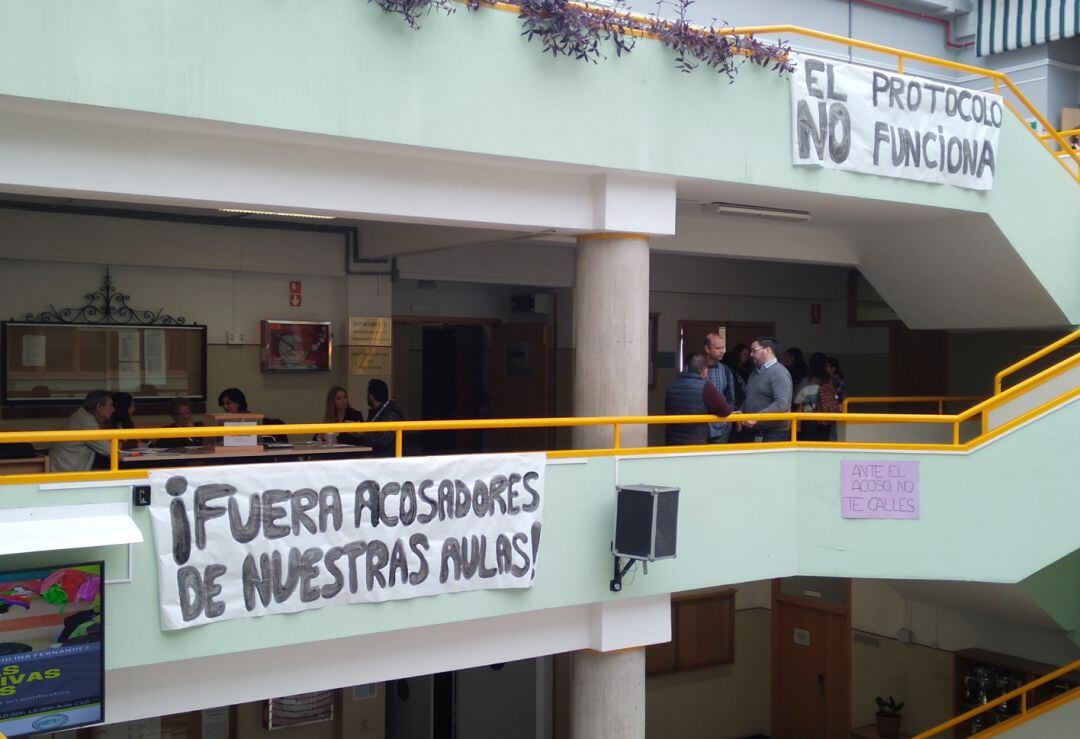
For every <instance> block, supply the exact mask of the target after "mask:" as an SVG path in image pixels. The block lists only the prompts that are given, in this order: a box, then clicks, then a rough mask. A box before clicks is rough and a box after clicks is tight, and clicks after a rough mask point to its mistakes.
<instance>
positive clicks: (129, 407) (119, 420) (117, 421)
mask: <svg viewBox="0 0 1080 739" xmlns="http://www.w3.org/2000/svg"><path fill="white" fill-rule="evenodd" d="M112 398H113V414H112V418H110V419H109V428H114V429H133V428H135V421H133V420H132V418H131V417H132V416H133V415H135V398H134V397H133V396H132V395H131V393H122V392H121V393H113V396H112ZM137 446H139V441H138V440H137V439H122V440H121V441H120V448H121V449H134V448H135V447H137Z"/></svg>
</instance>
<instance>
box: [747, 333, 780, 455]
mask: <svg viewBox="0 0 1080 739" xmlns="http://www.w3.org/2000/svg"><path fill="white" fill-rule="evenodd" d="M750 358H751V359H753V360H754V366H755V367H757V369H756V370H754V371H753V372H751V373H750V380H749V381H748V382H747V383H746V400H744V401H743V407H742V412H743V413H787V412H789V411H790V410H791V375H790V374H789V373H788V371H787V368H786V367H785V366H784V365H782V364H780V362H778V361H776V339H774V338H772V337H771V336H763V337H761V338H760V339H755V340H754V342H753V343H752V344H751V345H750ZM741 426H742V427H743V428H750V429H753V431H754V441H787V440H789V439H790V438H791V423H790V422H789V421H761V422H758V421H743V422H742V424H741Z"/></svg>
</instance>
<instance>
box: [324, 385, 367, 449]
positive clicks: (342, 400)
mask: <svg viewBox="0 0 1080 739" xmlns="http://www.w3.org/2000/svg"><path fill="white" fill-rule="evenodd" d="M363 420H364V414H363V413H361V412H360V411H358V410H356V409H355V408H353V407H352V404H351V403H350V402H349V391H348V390H346V389H345V388H343V387H341V386H340V385H334V386H333V387H332V388H330V390H329V392H327V393H326V410H325V412H324V413H323V423H362V422H363ZM320 436H321V435H320ZM338 441H340V442H342V443H343V444H354V445H357V446H362V445H363V439H362V438H360V436H359V435H358V434H348V433H346V434H341V435H339V436H338Z"/></svg>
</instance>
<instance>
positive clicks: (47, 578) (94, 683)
mask: <svg viewBox="0 0 1080 739" xmlns="http://www.w3.org/2000/svg"><path fill="white" fill-rule="evenodd" d="M104 570H105V564H104V562H90V563H84V564H76V565H67V566H64V567H42V568H40V569H30V570H19V571H11V572H3V573H0V632H2V633H3V638H2V643H0V733H3V734H4V735H6V736H9V737H15V736H23V735H27V734H39V733H48V732H54V731H62V730H67V729H73V728H76V727H78V726H85V725H87V724H95V723H99V722H101V721H103V720H104V718H105V708H104V706H105V691H104V676H105V660H104V647H103V635H104V626H103V623H102V620H103V617H104V612H105V611H104V607H103V603H102V598H103V587H102V583H103V582H104Z"/></svg>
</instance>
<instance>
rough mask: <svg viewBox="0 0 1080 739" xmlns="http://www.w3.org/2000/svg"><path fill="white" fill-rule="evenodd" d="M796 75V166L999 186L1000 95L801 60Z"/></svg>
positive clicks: (793, 104) (793, 108) (793, 139)
mask: <svg viewBox="0 0 1080 739" xmlns="http://www.w3.org/2000/svg"><path fill="white" fill-rule="evenodd" d="M796 62H797V68H796V70H795V72H794V73H792V75H791V122H792V123H791V127H792V130H791V146H792V161H793V163H794V164H796V165H808V166H816V167H824V168H826V169H842V170H848V171H851V172H863V173H866V174H874V175H880V176H884V177H898V178H901V179H908V180H919V181H922V182H933V183H938V184H943V185H954V186H956V187H966V188H970V189H974V190H989V189H990V188H992V187H993V186H994V171H995V169H996V167H997V161H998V144H999V141H1000V138H1001V126H1002V123H1003V122H1004V119H1005V104H1004V101H1003V100H1002V98H1001V96H1000V95H995V94H993V93H988V92H978V91H976V90H969V89H967V88H965V87H956V86H954V85H946V84H942V83H939V82H935V81H933V80H928V79H923V78H921V77H916V76H913V75H908V74H898V73H896V72H887V71H883V70H879V69H871V68H869V67H860V66H857V65H854V64H844V63H841V62H835V61H830V60H826V59H818V58H816V57H812V56H805V55H798V56H797V57H796Z"/></svg>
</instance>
